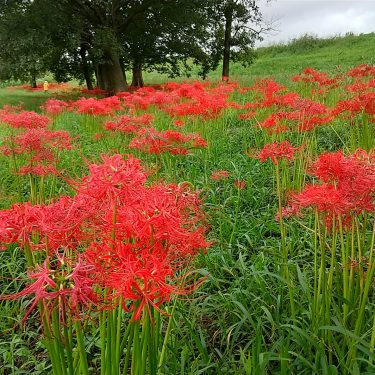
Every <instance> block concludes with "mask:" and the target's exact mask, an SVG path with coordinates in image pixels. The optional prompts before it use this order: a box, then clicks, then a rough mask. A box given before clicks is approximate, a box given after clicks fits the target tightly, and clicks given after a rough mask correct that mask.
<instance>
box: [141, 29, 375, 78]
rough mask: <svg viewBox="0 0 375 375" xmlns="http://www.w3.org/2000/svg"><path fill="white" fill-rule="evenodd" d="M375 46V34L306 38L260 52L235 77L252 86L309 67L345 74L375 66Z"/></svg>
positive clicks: (233, 70)
mask: <svg viewBox="0 0 375 375" xmlns="http://www.w3.org/2000/svg"><path fill="white" fill-rule="evenodd" d="M374 45H375V33H371V34H361V35H359V36H356V35H347V36H345V37H335V38H331V39H315V38H312V37H303V38H300V39H297V40H295V41H294V42H291V43H289V44H288V45H275V46H270V47H264V48H259V49H257V51H256V52H257V58H256V60H255V62H254V64H252V65H250V66H249V67H243V66H242V65H241V64H238V63H235V64H232V66H231V74H232V78H233V79H234V80H238V81H239V82H241V83H250V82H252V81H253V80H254V79H255V78H257V77H265V76H273V77H275V78H276V79H278V80H280V81H283V80H285V79H286V77H290V76H291V75H293V74H296V73H298V72H300V71H301V70H302V69H304V68H306V67H307V66H311V67H313V68H316V69H319V70H326V71H332V69H334V68H335V67H337V68H338V69H339V70H340V71H345V70H347V68H350V67H352V66H355V65H359V64H372V63H374V60H375V55H374ZM220 73H221V69H220V68H219V69H218V70H216V71H215V72H212V73H210V74H209V78H210V79H213V80H218V79H220ZM192 78H197V76H193V77H192ZM165 79H167V78H166V77H165V76H161V75H158V74H156V73H147V74H145V81H146V82H152V83H154V82H162V81H163V80H165Z"/></svg>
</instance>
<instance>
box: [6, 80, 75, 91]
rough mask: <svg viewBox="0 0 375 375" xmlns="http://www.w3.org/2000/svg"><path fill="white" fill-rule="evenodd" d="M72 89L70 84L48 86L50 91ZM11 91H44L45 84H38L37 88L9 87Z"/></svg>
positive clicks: (55, 83) (52, 83)
mask: <svg viewBox="0 0 375 375" xmlns="http://www.w3.org/2000/svg"><path fill="white" fill-rule="evenodd" d="M70 88H72V86H71V85H70V84H69V83H57V82H50V83H49V84H48V89H49V90H50V91H65V90H67V89H70ZM8 89H10V90H28V91H43V90H44V87H43V83H38V85H37V87H32V86H31V85H28V84H24V85H19V86H10V87H8Z"/></svg>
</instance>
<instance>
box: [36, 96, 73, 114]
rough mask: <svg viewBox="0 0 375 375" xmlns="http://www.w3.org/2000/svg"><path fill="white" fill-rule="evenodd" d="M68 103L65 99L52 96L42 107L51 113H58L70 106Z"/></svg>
mask: <svg viewBox="0 0 375 375" xmlns="http://www.w3.org/2000/svg"><path fill="white" fill-rule="evenodd" d="M68 106H69V105H68V103H66V102H64V101H63V100H59V99H54V98H50V99H48V100H46V102H45V103H44V104H43V105H42V107H41V108H42V109H43V110H44V111H45V112H46V113H47V114H49V115H58V114H59V113H61V112H63V111H65V110H66V109H67V108H68Z"/></svg>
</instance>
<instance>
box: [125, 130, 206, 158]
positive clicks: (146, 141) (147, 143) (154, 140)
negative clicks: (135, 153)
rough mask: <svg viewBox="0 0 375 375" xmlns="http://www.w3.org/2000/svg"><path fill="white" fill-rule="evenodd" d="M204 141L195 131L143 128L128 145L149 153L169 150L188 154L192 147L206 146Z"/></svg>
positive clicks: (173, 152)
mask: <svg viewBox="0 0 375 375" xmlns="http://www.w3.org/2000/svg"><path fill="white" fill-rule="evenodd" d="M206 146H207V143H206V141H205V140H204V139H203V138H202V137H201V136H200V135H199V134H197V133H190V134H182V133H181V132H178V131H176V130H166V131H161V132H159V131H157V130H155V129H154V128H144V129H141V130H140V131H139V132H138V136H137V137H136V138H134V139H133V140H132V141H131V142H130V145H129V147H130V148H136V149H139V150H141V151H144V152H147V153H150V154H160V153H163V152H169V153H171V154H183V155H186V154H188V151H189V150H190V149H192V148H202V147H206Z"/></svg>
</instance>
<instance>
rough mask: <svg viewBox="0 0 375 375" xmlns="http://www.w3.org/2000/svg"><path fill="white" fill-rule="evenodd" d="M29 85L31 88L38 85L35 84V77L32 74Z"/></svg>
mask: <svg viewBox="0 0 375 375" xmlns="http://www.w3.org/2000/svg"><path fill="white" fill-rule="evenodd" d="M31 87H32V88H33V89H36V88H37V87H38V85H37V83H36V77H35V75H34V74H33V75H32V76H31Z"/></svg>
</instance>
